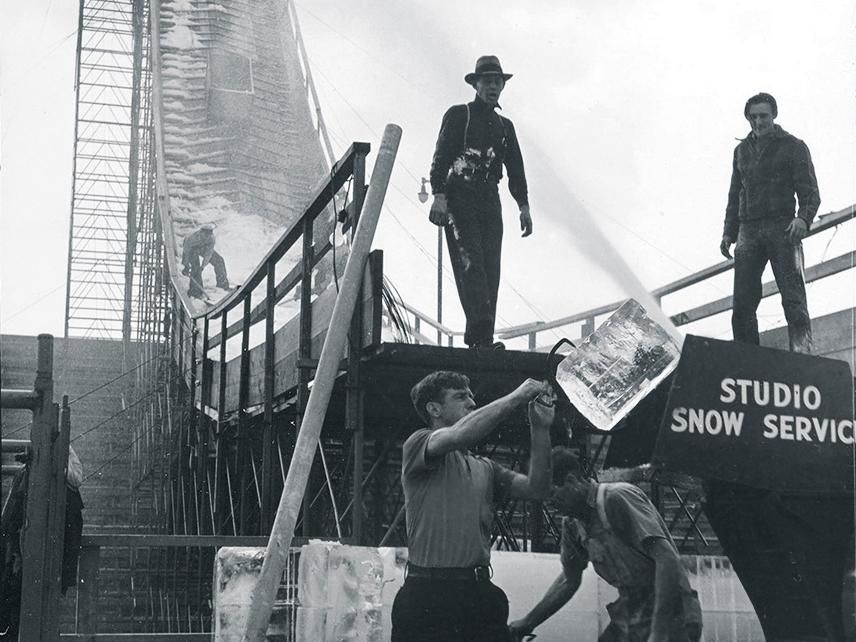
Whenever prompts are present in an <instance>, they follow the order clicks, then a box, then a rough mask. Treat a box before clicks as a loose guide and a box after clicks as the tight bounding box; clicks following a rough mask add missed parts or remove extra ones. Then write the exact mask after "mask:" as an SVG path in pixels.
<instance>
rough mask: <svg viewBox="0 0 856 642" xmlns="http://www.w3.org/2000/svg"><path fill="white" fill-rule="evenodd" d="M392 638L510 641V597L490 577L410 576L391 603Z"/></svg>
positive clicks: (399, 641) (408, 641) (437, 641)
mask: <svg viewBox="0 0 856 642" xmlns="http://www.w3.org/2000/svg"><path fill="white" fill-rule="evenodd" d="M392 642H511V637H510V634H509V632H508V598H507V597H506V595H505V592H504V591H503V590H502V589H501V588H499V587H498V586H496V585H495V584H494V583H492V582H490V581H481V582H476V581H462V580H433V579H423V578H416V577H408V578H407V579H406V580H405V581H404V586H402V587H401V589H400V590H399V591H398V594H397V595H396V596H395V601H394V602H393V604H392Z"/></svg>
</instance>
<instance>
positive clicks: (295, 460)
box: [243, 125, 401, 642]
mask: <svg viewBox="0 0 856 642" xmlns="http://www.w3.org/2000/svg"><path fill="white" fill-rule="evenodd" d="M400 139H401V128H400V127H398V126H397V125H387V126H386V129H385V131H384V135H383V140H382V141H381V146H380V150H379V151H378V155H377V158H376V160H375V167H374V171H373V172H372V180H371V185H370V186H369V189H368V192H367V194H366V201H365V206H364V208H363V210H364V211H363V212H362V216H361V217H360V222H359V223H358V224H357V231H356V234H355V236H354V242H353V246H352V247H351V254H350V256H349V257H348V263H347V266H346V267H345V274H344V276H343V277H342V284H341V290H340V291H339V296H338V297H337V299H336V305H335V307H334V309H333V316H332V318H331V319H330V329H329V331H328V332H327V337H326V339H325V340H324V347H323V349H322V350H321V358H320V359H319V362H318V370H317V372H316V374H315V379H314V385H313V386H312V391H311V392H310V393H309V401H308V403H307V407H306V413H305V414H304V419H303V421H302V422H301V426H300V431H299V432H298V435H297V443H296V444H295V446H294V455H293V457H292V460H291V465H290V466H289V468H288V475H287V477H286V480H285V487H284V488H283V491H282V495H281V496H280V502H279V508H278V509H277V512H276V518H275V520H274V524H273V528H272V530H271V536H270V541H269V542H268V546H267V551H266V552H265V558H264V562H263V563H262V570H261V573H260V574H259V579H258V583H257V584H256V586H255V588H254V590H253V598H252V604H251V607H250V612H249V614H248V616H247V624H246V629H245V634H244V636H243V637H244V639H246V640H249V641H251V642H260V641H261V640H264V639H265V637H266V633H267V629H268V624H269V622H270V616H271V612H272V611H273V603H274V598H275V597H276V592H277V587H278V586H279V581H280V578H281V577H282V572H283V569H284V568H285V565H286V561H287V559H286V558H287V555H288V551H289V548H290V547H291V540H292V538H293V536H294V527H295V525H296V523H297V513H298V511H299V510H300V505H301V503H302V500H303V495H304V492H305V490H306V482H307V481H308V479H309V472H310V468H311V466H312V460H313V459H314V456H315V450H316V448H317V447H318V440H319V437H320V435H321V427H322V426H323V424H324V417H325V415H326V412H327V404H328V403H329V401H330V396H331V395H332V393H333V383H334V381H335V378H336V375H337V373H338V369H339V360H340V359H341V356H342V353H343V351H344V349H345V343H346V341H347V338H348V332H349V330H350V325H351V317H352V315H353V313H354V308H355V307H356V304H357V299H358V296H359V289H360V287H359V286H360V283H361V282H362V280H363V274H364V271H365V265H366V261H367V260H368V256H369V252H370V251H371V244H372V240H373V238H374V233H375V229H376V228H377V222H378V219H379V218H380V210H381V206H382V205H383V200H384V197H385V195H386V189H387V186H388V185H389V179H390V176H391V174H392V167H393V164H394V161H395V156H396V153H397V152H398V144H399V141H400Z"/></svg>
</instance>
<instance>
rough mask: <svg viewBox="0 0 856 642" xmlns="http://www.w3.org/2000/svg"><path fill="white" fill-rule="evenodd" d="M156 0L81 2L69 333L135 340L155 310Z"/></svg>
mask: <svg viewBox="0 0 856 642" xmlns="http://www.w3.org/2000/svg"><path fill="white" fill-rule="evenodd" d="M148 7H149V5H148V2H147V1H146V0H124V1H123V0H114V1H106V2H105V1H99V2H94V1H91V0H81V3H80V15H79V24H78V38H77V70H76V94H77V105H76V116H77V121H76V125H75V143H74V167H73V172H74V177H73V187H72V203H71V225H70V233H69V245H68V274H67V287H66V310H65V335H66V336H75V337H84V338H101V339H122V340H124V341H126V342H128V341H130V340H131V339H132V336H133V333H134V331H135V330H136V331H137V332H148V330H143V329H142V326H143V325H146V324H149V322H150V319H145V318H144V317H145V316H146V315H151V314H152V312H153V308H152V306H151V305H150V304H151V301H146V296H147V295H146V293H147V292H150V291H152V290H153V289H156V288H152V287H151V285H152V284H151V282H150V281H149V279H150V275H149V276H147V275H145V274H144V272H146V271H147V272H151V271H152V268H153V267H156V266H157V264H158V263H159V261H158V260H156V261H155V263H154V264H153V263H150V262H149V261H150V260H151V259H152V255H153V254H156V253H158V252H162V249H161V247H160V245H161V244H160V243H159V241H158V238H157V236H158V234H159V232H158V231H157V230H156V229H155V223H154V221H153V216H152V202H151V193H152V191H151V185H150V183H151V180H152V171H151V166H150V156H151V149H152V146H151V66H150V60H149V52H150V42H149V41H150V29H149V19H148ZM144 280H146V282H145V283H143V281H144Z"/></svg>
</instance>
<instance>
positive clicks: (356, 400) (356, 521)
mask: <svg viewBox="0 0 856 642" xmlns="http://www.w3.org/2000/svg"><path fill="white" fill-rule="evenodd" d="M365 180H366V159H365V156H364V155H363V154H357V155H356V157H355V158H354V185H355V188H354V219H353V221H352V225H351V242H352V243H353V242H354V238H355V236H356V229H357V225H359V222H360V212H361V210H362V208H363V200H364V198H365V189H366V188H365ZM363 281H364V279H361V283H362V282H363ZM362 301H363V288H362V287H360V289H359V294H358V295H357V305H356V308H355V309H354V313H353V316H352V317H351V332H350V341H349V342H348V375H347V382H346V385H345V426H346V429H347V430H348V432H350V433H351V439H352V445H353V453H354V455H353V456H354V462H353V463H354V478H353V506H354V509H353V511H352V513H351V537H352V538H353V540H354V543H355V544H356V545H357V546H359V545H361V544H362V537H363V463H364V462H363V459H364V441H365V440H364V426H363V392H362V387H361V373H360V369H361V366H360V356H361V353H362V342H363V307H362ZM331 492H332V489H331Z"/></svg>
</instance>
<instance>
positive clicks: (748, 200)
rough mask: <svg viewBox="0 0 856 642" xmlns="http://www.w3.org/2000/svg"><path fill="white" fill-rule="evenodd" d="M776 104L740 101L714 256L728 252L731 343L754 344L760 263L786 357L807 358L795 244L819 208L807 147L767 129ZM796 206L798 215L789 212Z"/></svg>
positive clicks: (760, 98)
mask: <svg viewBox="0 0 856 642" xmlns="http://www.w3.org/2000/svg"><path fill="white" fill-rule="evenodd" d="M778 113H779V112H778V106H777V105H776V99H775V98H773V97H772V96H771V95H770V94H766V93H760V94H756V95H754V96H752V97H751V98H749V100H747V101H746V105H745V106H744V108H743V115H744V116H745V117H746V120H748V121H749V124H750V125H751V126H752V131H751V132H750V133H749V135H748V136H747V137H746V138H744V139H743V140H742V141H740V144H739V145H737V147H736V148H735V149H734V160H733V162H732V172H731V186H730V188H729V190H728V205H727V206H726V208H725V226H724V229H723V233H722V242H721V243H720V246H719V250H720V252H721V253H722V255H723V256H724V257H726V258H729V259H730V258H731V252H730V247H731V245H732V244H733V243H735V242H736V243H737V245H736V247H735V248H734V303H733V310H732V314H731V327H732V330H733V332H734V340H735V341H743V342H746V343H754V344H755V345H758V343H759V336H758V317H757V316H756V313H757V311H758V304H759V303H760V302H761V294H762V288H761V276H762V274H763V273H764V268H765V267H766V265H767V262H769V263H770V265H771V266H772V268H773V275H774V276H775V278H776V285H778V287H779V292H780V293H781V295H782V308H783V309H784V312H785V319H786V320H787V323H788V339H789V344H790V349H791V351H792V352H811V347H812V339H811V317H810V316H809V313H808V306H807V304H806V293H805V277H804V273H803V271H804V258H803V250H802V240H803V238H805V236H806V234H808V230H809V228H810V227H811V223H812V221H813V220H814V217H815V216H816V215H817V209H818V207H820V192H819V191H818V188H817V177H816V176H815V174H814V165H813V164H812V162H811V154H810V153H809V151H808V146H807V145H806V144H805V143H804V142H803V141H801V140H800V139H799V138H796V137H795V136H792V135H791V134H789V133H788V132H786V131H785V130H784V129H782V128H781V127H780V126H779V125H776V124H775V123H774V119H775V118H776V116H777V115H778ZM794 194H796V197H797V198H798V199H799V209H797V210H796V216H794V209H795V206H796V201H795V199H794Z"/></svg>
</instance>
